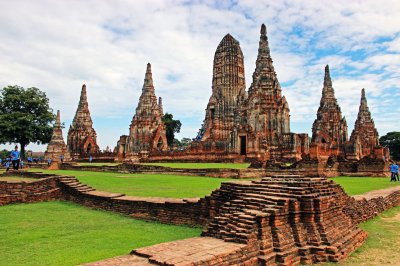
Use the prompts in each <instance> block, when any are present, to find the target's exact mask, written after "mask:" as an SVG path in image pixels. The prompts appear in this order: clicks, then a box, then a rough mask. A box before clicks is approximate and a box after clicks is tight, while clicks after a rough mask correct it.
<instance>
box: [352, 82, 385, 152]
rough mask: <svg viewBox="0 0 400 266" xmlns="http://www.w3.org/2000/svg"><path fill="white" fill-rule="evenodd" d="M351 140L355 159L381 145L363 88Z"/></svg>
mask: <svg viewBox="0 0 400 266" xmlns="http://www.w3.org/2000/svg"><path fill="white" fill-rule="evenodd" d="M350 142H351V143H352V145H353V148H354V150H353V151H354V153H355V159H362V158H364V157H365V156H369V155H371V154H373V153H374V151H375V149H376V148H377V147H379V134H378V130H377V129H376V128H375V123H374V120H373V119H372V116H371V112H370V111H369V108H368V103H367V98H366V97H365V89H362V90H361V100H360V108H359V111H358V115H357V120H356V122H355V124H354V129H353V131H352V133H351V136H350Z"/></svg>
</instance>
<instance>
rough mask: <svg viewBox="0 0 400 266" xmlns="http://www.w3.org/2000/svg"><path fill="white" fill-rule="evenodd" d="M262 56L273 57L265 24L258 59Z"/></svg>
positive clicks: (261, 31) (262, 27) (261, 33)
mask: <svg viewBox="0 0 400 266" xmlns="http://www.w3.org/2000/svg"><path fill="white" fill-rule="evenodd" d="M261 57H271V55H270V50H269V44H268V37H267V27H266V26H265V25H264V24H262V25H261V30H260V42H259V47H258V57H257V59H260V58H261Z"/></svg>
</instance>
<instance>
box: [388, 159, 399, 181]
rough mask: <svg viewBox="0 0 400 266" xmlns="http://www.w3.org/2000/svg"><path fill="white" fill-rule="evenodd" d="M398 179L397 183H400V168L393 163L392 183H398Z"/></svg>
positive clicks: (391, 170) (391, 169)
mask: <svg viewBox="0 0 400 266" xmlns="http://www.w3.org/2000/svg"><path fill="white" fill-rule="evenodd" d="M396 177H397V181H400V180H399V166H398V165H397V164H396V163H395V162H393V163H392V164H391V165H390V182H392V181H396Z"/></svg>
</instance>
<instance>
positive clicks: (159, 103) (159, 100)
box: [158, 97, 164, 115]
mask: <svg viewBox="0 0 400 266" xmlns="http://www.w3.org/2000/svg"><path fill="white" fill-rule="evenodd" d="M158 106H159V107H160V110H161V114H162V115H164V110H163V104H162V97H158Z"/></svg>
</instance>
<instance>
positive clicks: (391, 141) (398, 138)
mask: <svg viewBox="0 0 400 266" xmlns="http://www.w3.org/2000/svg"><path fill="white" fill-rule="evenodd" d="M379 142H380V144H381V145H382V146H385V147H388V148H389V150H390V157H392V159H394V160H400V132H396V131H394V132H389V133H387V134H386V135H385V136H382V137H380V138H379Z"/></svg>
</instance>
